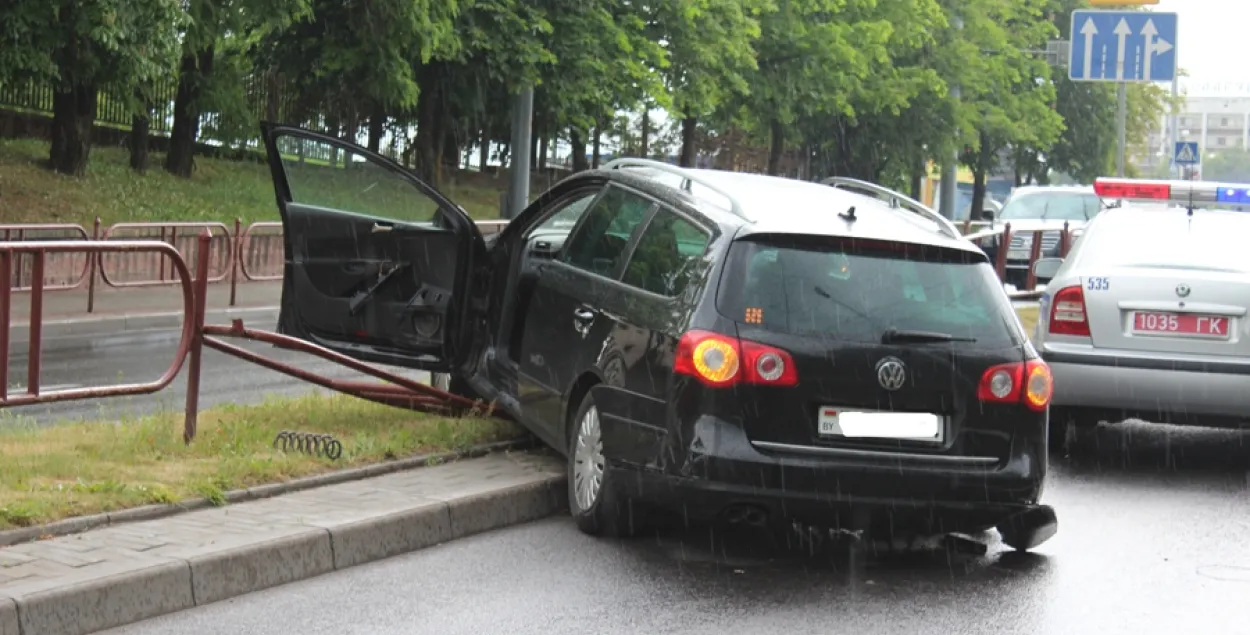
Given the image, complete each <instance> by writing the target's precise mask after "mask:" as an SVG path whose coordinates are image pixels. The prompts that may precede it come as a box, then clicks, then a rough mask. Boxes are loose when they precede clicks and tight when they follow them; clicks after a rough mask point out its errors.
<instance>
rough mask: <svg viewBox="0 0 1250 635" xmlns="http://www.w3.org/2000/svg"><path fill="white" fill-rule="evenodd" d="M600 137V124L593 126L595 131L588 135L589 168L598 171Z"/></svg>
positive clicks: (601, 134)
mask: <svg viewBox="0 0 1250 635" xmlns="http://www.w3.org/2000/svg"><path fill="white" fill-rule="evenodd" d="M602 137H603V128H602V126H601V125H600V124H595V129H594V130H593V131H591V133H590V167H592V168H596V169H598V167H599V150H600V145H599V144H600V141H601V138H602Z"/></svg>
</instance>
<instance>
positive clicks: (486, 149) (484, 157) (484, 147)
mask: <svg viewBox="0 0 1250 635" xmlns="http://www.w3.org/2000/svg"><path fill="white" fill-rule="evenodd" d="M480 144H481V145H479V146H478V148H477V160H478V168H477V169H478V171H479V172H485V171H486V165H487V163H488V162H489V161H490V130H489V129H483V130H482V139H481V141H480Z"/></svg>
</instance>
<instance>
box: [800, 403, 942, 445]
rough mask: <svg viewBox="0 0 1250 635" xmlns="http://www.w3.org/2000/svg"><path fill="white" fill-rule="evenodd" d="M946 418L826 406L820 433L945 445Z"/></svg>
mask: <svg viewBox="0 0 1250 635" xmlns="http://www.w3.org/2000/svg"><path fill="white" fill-rule="evenodd" d="M945 421H946V420H945V418H944V417H942V416H939V415H935V414H930V413H927V412H878V411H864V410H842V409H840V408H831V407H824V408H821V409H820V411H819V412H818V413H817V418H816V426H817V427H816V431H817V433H818V434H820V436H822V437H845V438H848V439H851V438H853V439H901V440H906V441H932V442H934V443H941V442H942V440H943V437H944V434H945V432H946V426H945Z"/></svg>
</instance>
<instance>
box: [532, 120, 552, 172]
mask: <svg viewBox="0 0 1250 635" xmlns="http://www.w3.org/2000/svg"><path fill="white" fill-rule="evenodd" d="M544 130H545V127H544ZM547 150H548V148H547V134H546V132H544V133H543V135H542V138H541V139H539V140H538V162H537V163H535V164H534V165H537V166H538V170H539V171H546V170H547V155H548V154H549V152H547Z"/></svg>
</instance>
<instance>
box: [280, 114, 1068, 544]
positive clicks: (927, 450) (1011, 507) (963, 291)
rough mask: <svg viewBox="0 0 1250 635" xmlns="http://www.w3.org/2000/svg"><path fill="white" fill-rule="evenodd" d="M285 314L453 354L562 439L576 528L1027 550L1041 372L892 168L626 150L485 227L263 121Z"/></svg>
mask: <svg viewBox="0 0 1250 635" xmlns="http://www.w3.org/2000/svg"><path fill="white" fill-rule="evenodd" d="M264 137H265V143H266V149H267V152H268V155H269V165H270V168H271V169H272V172H273V177H274V186H275V190H276V194H277V199H278V206H279V207H280V208H281V214H282V223H283V229H284V232H285V240H286V265H285V277H284V282H283V293H282V314H281V318H280V324H279V330H280V331H281V332H283V333H286V334H288V335H292V336H296V337H300V338H303V339H306V340H308V341H311V342H315V343H317V344H320V345H322V346H325V347H328V348H330V349H333V350H335V351H338V352H341V353H344V354H347V355H350V356H352V357H355V358H358V359H361V360H366V361H372V362H378V363H383V364H390V365H396V366H404V367H410V368H419V369H424V370H428V371H431V372H433V373H441V374H443V375H442V376H445V377H450V378H451V380H450V382H449V383H450V385H449V389H450V390H452V391H453V392H456V393H458V394H462V395H466V396H472V397H474V398H479V399H483V400H486V401H488V402H492V403H494V404H495V405H496V407H498V408H500V409H502V410H503V411H504V412H506V413H507V414H508V415H510V416H512V417H514V418H515V419H516V420H517V421H519V422H521V423H522V424H523V425H524V426H525V427H526V428H528V429H529V430H531V431H532V432H533V433H534V434H535V435H537V436H538V437H539V438H541V439H542V440H543V441H544V442H546V443H548V444H550V445H551V446H552V447H553V448H555V449H556V450H557V451H559V452H561V453H562V454H564V455H565V456H567V459H568V475H569V478H568V483H569V485H568V487H569V505H570V509H571V512H572V515H573V516H574V517H575V518H576V520H577V523H578V525H579V526H580V527H581V528H582V529H583V530H584V531H586V532H588V533H592V534H598V533H606V534H614V535H621V534H627V533H631V532H634V531H637V529H638V528H639V526H640V524H641V523H640V519H641V518H642V516H641V513H640V512H641V510H643V509H644V508H645V509H648V510H655V509H658V510H668V511H670V512H677V513H679V514H681V515H682V516H683V517H684V518H689V519H696V520H708V521H727V522H731V523H750V524H761V525H762V524H766V523H772V522H774V521H784V522H798V523H805V524H811V525H820V526H830V527H842V528H851V527H852V525H854V526H855V527H859V528H864V527H868V528H870V529H871V528H882V527H895V528H897V527H903V526H907V525H911V526H912V527H913V528H914V530H915V531H928V532H930V533H933V534H944V533H975V532H983V531H986V530H988V529H990V528H995V527H996V528H997V529H998V531H999V533H1000V534H1001V536H1002V539H1003V542H1004V543H1006V544H1007V545H1008V546H1010V547H1013V548H1016V549H1031V548H1033V547H1034V546H1036V545H1038V544H1040V543H1041V542H1043V541H1045V540H1047V539H1049V538H1050V537H1051V536H1052V535H1053V534H1054V533H1055V531H1056V528H1057V521H1056V519H1055V515H1054V511H1053V510H1052V509H1051V508H1050V507H1049V506H1047V505H1043V504H1040V503H1039V499H1040V497H1041V494H1042V489H1043V484H1044V480H1045V475H1046V467H1047V445H1046V438H1047V425H1048V420H1047V415H1048V407H1049V401H1050V395H1051V380H1050V373H1049V369H1048V368H1047V366H1046V365H1045V364H1044V363H1043V362H1042V361H1041V360H1040V358H1039V356H1038V354H1037V353H1036V351H1035V350H1034V349H1033V347H1032V346H1031V345H1030V344H1029V341H1028V337H1027V336H1026V335H1025V333H1024V330H1023V328H1022V326H1021V324H1020V321H1019V319H1018V318H1017V317H1016V314H1015V312H1014V311H1013V309H1012V306H1011V303H1010V301H1009V299H1008V297H1007V295H1006V293H1005V292H1004V291H1003V289H1002V286H1001V285H1000V284H999V282H998V280H997V279H996V277H995V275H994V272H993V270H992V268H991V266H990V264H989V263H988V261H987V258H986V256H985V254H984V253H983V252H982V251H981V250H980V249H978V248H977V247H976V246H974V245H973V244H972V243H970V242H968V241H967V240H965V239H963V238H962V237H961V236H960V235H959V233H958V231H956V230H955V228H954V226H953V225H951V224H950V223H949V222H948V221H946V220H945V219H943V218H942V217H940V216H938V215H937V214H936V213H934V212H933V211H931V210H929V209H928V208H926V207H924V206H923V205H922V204H920V203H917V202H916V201H912V200H911V199H908V198H906V197H904V196H902V195H900V194H898V193H896V192H893V191H891V190H887V189H884V188H880V187H879V186H875V185H872V184H869V183H864V182H861V181H853V180H851V179H831V180H829V181H826V182H823V183H811V182H804V181H797V180H791V179H784V178H778V177H769V176H760V175H753V174H741V173H731V172H722V171H716V170H685V169H680V168H676V167H673V166H669V165H667V164H664V163H659V162H653V161H646V160H640V159H620V160H617V161H613V162H611V163H608V164H607V165H605V166H603V167H602V168H600V169H595V170H589V171H585V172H581V173H578V174H576V175H573V176H571V177H568V178H566V179H564V180H563V181H561V182H560V183H558V184H556V185H555V186H554V187H552V188H551V189H550V190H548V191H547V192H545V193H543V194H542V195H541V196H540V197H538V199H537V200H536V201H535V202H534V203H533V204H531V205H530V206H529V207H528V208H527V209H525V210H524V211H523V212H521V213H520V214H519V215H518V216H517V217H516V218H515V219H514V220H512V221H511V222H510V223H508V224H507V226H506V227H505V228H504V229H503V230H502V231H501V232H500V233H499V234H497V235H494V236H491V237H490V238H489V239H488V238H484V237H483V235H482V233H481V231H480V229H479V228H478V227H477V226H476V225H475V223H474V222H473V221H472V220H471V219H470V218H469V216H468V215H467V214H466V213H465V211H464V210H463V209H462V208H460V207H459V206H457V205H456V204H455V203H453V202H452V201H450V200H448V199H447V198H445V197H444V196H443V195H442V194H440V193H439V192H437V191H436V190H434V189H433V188H432V187H430V186H428V185H426V184H425V183H423V182H421V181H420V180H419V179H418V178H416V177H415V176H414V175H413V174H411V173H410V172H408V171H406V170H404V169H403V168H402V167H400V166H399V165H397V164H396V163H394V162H393V161H390V160H388V159H386V158H384V157H382V156H380V155H378V154H376V153H372V152H369V151H367V150H365V149H363V148H361V147H358V146H356V145H353V144H350V143H347V142H345V141H342V140H339V139H335V138H333V137H328V136H325V135H321V134H317V133H314V132H309V131H305V130H301V129H298V128H292V127H284V126H271V125H266V126H264Z"/></svg>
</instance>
